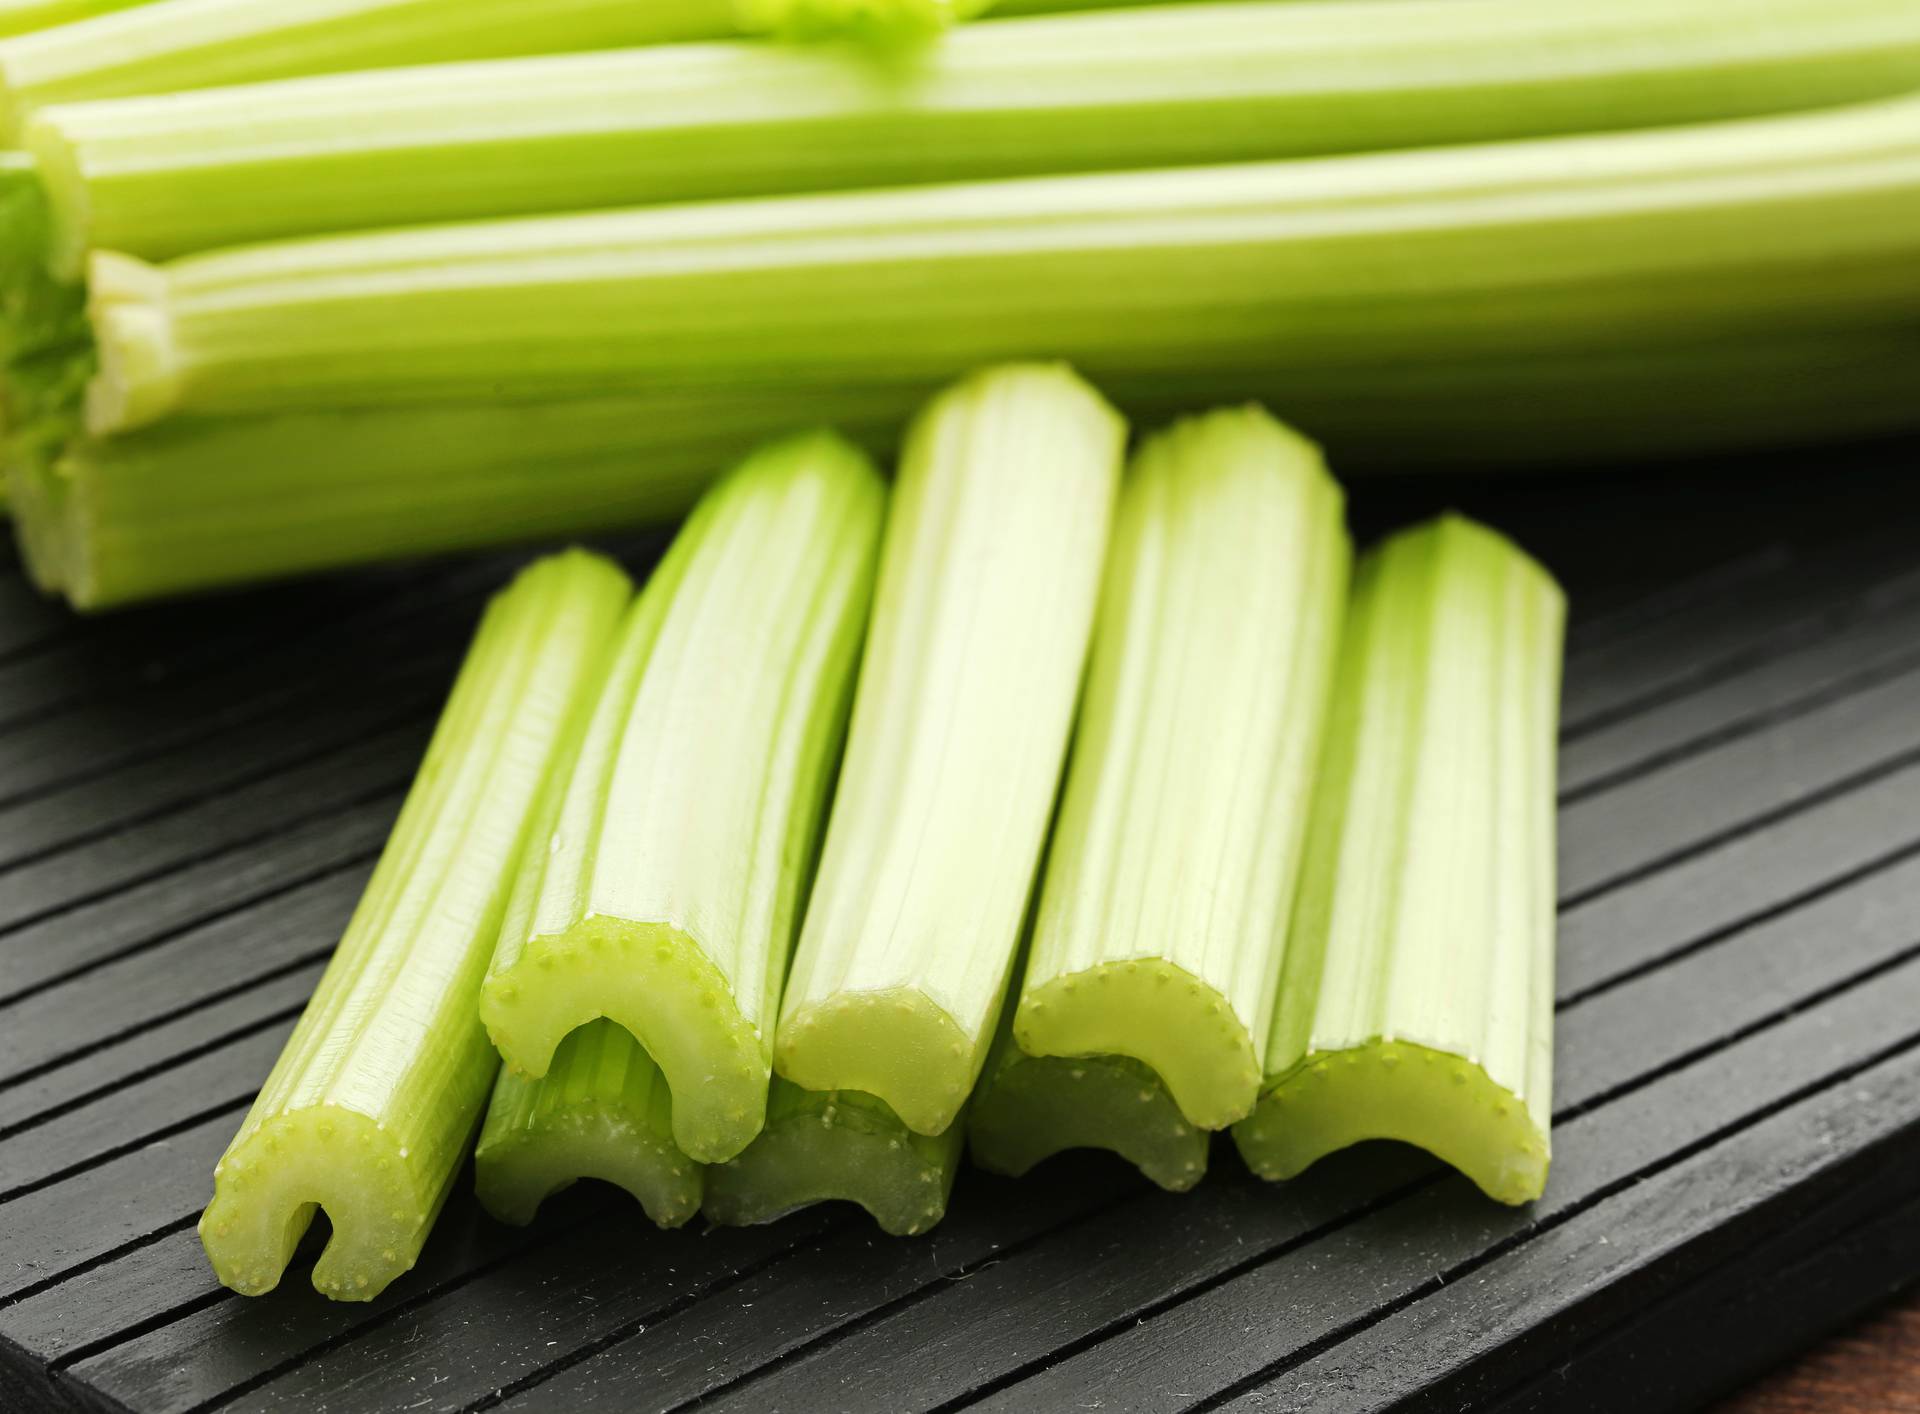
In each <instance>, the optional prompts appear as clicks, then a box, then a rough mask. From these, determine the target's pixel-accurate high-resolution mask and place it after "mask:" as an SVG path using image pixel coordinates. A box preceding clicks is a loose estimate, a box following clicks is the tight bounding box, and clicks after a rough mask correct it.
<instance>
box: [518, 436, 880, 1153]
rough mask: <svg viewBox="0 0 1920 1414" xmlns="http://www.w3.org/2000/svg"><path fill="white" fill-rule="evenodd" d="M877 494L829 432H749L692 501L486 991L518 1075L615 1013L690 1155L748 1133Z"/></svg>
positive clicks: (865, 579) (623, 650)
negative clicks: (754, 438)
mask: <svg viewBox="0 0 1920 1414" xmlns="http://www.w3.org/2000/svg"><path fill="white" fill-rule="evenodd" d="M885 503H886V492H885V488H884V486H883V484H882V483H881V481H880V478H879V475H878V473H876V472H875V471H874V469H873V466H872V464H871V463H870V462H868V461H867V459H866V458H865V456H863V455H862V454H861V453H860V452H858V451H856V450H855V449H854V448H852V447H851V446H849V445H848V444H846V443H845V442H842V441H840V440H839V439H838V438H836V437H834V436H832V435H831V434H826V433H816V434H811V435H804V436H799V437H794V438H790V439H788V440H787V441H784V442H780V443H777V444H775V445H772V446H770V447H767V448H765V449H763V450H762V451H760V452H758V453H756V454H755V455H754V456H752V457H750V458H748V460H747V461H746V462H745V463H743V464H742V465H741V466H740V468H739V469H738V470H736V471H735V472H734V473H733V474H732V475H731V476H729V477H727V478H726V479H725V480H724V481H723V482H722V483H721V484H720V485H719V486H718V487H716V488H715V489H714V490H713V491H712V492H711V493H709V494H708V496H707V497H706V498H705V499H704V500H703V501H702V502H701V504H700V506H699V507H698V509H696V510H695V512H694V514H693V516H692V518H691V519H690V520H689V521H688V522H687V525H686V527H685V528H684V529H683V530H682V531H681V533H680V536H679V538H678V539H677V540H676V541H675V543H674V546H673V549H672V550H671V551H670V552H669V553H668V555H667V557H666V559H665V560H664V561H663V562H662V563H661V565H660V568H659V569H658V570H656V571H655V573H654V576H653V579H652V580H651V582H649V584H648V585H647V587H646V589H645V590H644V591H643V592H642V594H641V596H640V598H639V600H638V601H637V602H636V603H635V605H634V608H633V612H632V614H631V615H630V616H629V618H628V621H627V625H626V627H625V629H624V631H623V635H622V640H621V644H620V648H619V651H618V653H617V655H616V657H615V661H614V666H613V668H612V669H611V670H610V672H609V675H608V678H607V682H606V686H605V688H604V689H603V691H602V692H601V695H600V700H599V702H598V704H597V705H596V707H595V708H594V715H593V723H592V726H591V728H590V729H589V731H588V733H587V735H586V737H585V739H584V742H583V743H582V745H581V749H580V752H579V755H578V759H577V760H576V761H574V762H573V763H571V764H570V767H569V771H568V773H567V779H565V780H564V781H562V782H561V783H560V786H559V788H556V789H555V790H554V791H553V792H552V795H551V800H550V803H549V805H548V806H546V807H545V808H543V811H542V812H541V815H542V818H541V819H540V821H539V823H538V824H537V826H536V835H535V838H536V840H537V841H539V843H538V844H537V845H536V846H535V847H534V848H532V849H531V850H529V851H528V854H527V858H526V861H525V863H524V864H523V866H522V869H521V873H520V878H519V880H518V882H517V884H516V886H515V890H514V895H513V901H512V904H511V905H510V906H509V908H508V910H507V917H506V921H505V923H504V925H503V927H502V929H501V932H500V941H499V945H498V947H497V949H496V950H495V953H494V957H493V963H492V966H491V968H490V969H489V971H488V974H487V979H486V983H485V986H484V989H483V990H482V993H481V999H480V1016H481V1019H482V1020H483V1021H485V1023H486V1026H487V1030H488V1031H489V1033H491V1035H492V1037H493V1041H494V1044H495V1045H496V1046H497V1047H498V1048H499V1050H500V1053H501V1055H502V1057H503V1058H504V1059H505V1060H506V1062H507V1064H508V1065H509V1066H510V1067H512V1068H513V1069H515V1070H518V1071H524V1072H526V1073H528V1074H530V1075H533V1076H540V1075H544V1074H546V1073H547V1069H548V1065H549V1062H550V1061H551V1060H552V1057H553V1055H554V1051H555V1048H556V1047H557V1046H558V1045H559V1044H560V1040H561V1038H562V1037H564V1036H565V1035H566V1034H567V1033H568V1032H569V1031H571V1030H572V1029H573V1028H574V1027H576V1026H580V1025H584V1024H585V1023H587V1022H589V1021H591V1020H593V1019H594V1018H596V1017H601V1016H606V1017H611V1018H612V1019H613V1020H614V1021H616V1022H618V1023H619V1024H620V1025H622V1026H624V1027H625V1028H626V1029H627V1030H628V1031H629V1032H631V1033H632V1034H633V1036H634V1037H635V1038H636V1039H637V1040H638V1041H639V1042H640V1043H641V1045H643V1046H644V1047H645V1048H646V1051H647V1053H648V1054H649V1055H650V1056H652V1057H653V1059H654V1060H655V1061H656V1062H657V1063H658V1064H659V1067H660V1069H661V1070H662V1071H664V1072H665V1074H666V1079H667V1083H668V1085H669V1086H670V1087H671V1089H672V1092H673V1134H674V1139H675V1142H676V1143H678V1144H679V1146H680V1147H681V1148H682V1149H683V1150H685V1151H686V1152H687V1153H688V1154H689V1155H691V1156H692V1157H694V1158H696V1159H698V1160H700V1161H702V1162H705V1163H711V1162H714V1161H717V1160H720V1159H726V1158H731V1157H732V1156H733V1155H735V1154H737V1153H739V1152H740V1150H741V1149H743V1148H745V1147H746V1145H747V1143H748V1141H749V1140H751V1139H752V1138H753V1136H754V1135H755V1134H757V1133H758V1132H759V1130H760V1125H761V1120H762V1116H763V1113H764V1108H765V1104H766V1094H767V1080H768V1075H769V1073H770V1066H771V1056H770V1053H771V1048H772V1043H773V1034H772V1028H773V1022H774V1019H775V1017H776V1016H777V1014H778V1012H779V1005H780V987H781V982H782V980H783V976H784V972H785V969H786V963H787V956H788V952H789V949H790V948H791V946H792V940H793V932H794V927H795V923H796V921H797V920H796V918H795V911H796V909H797V908H798V906H799V902H800V891H801V888H802V885H803V882H804V878H805V873H806V870H807V868H808V866H809V865H810V864H811V862H812V859H813V853H814V840H815V839H816V838H817V836H818V833H819V823H820V816H821V814H822V811H823V807H824V797H825V794H826V790H827V786H828V784H829V783H830V781H831V773H832V769H833V763H834V760H835V759H836V756H837V754H838V748H839V741H840V738H841V736H842V733H843V731H844V726H845V721H846V712H847V702H848V699H849V697H850V695H851V689H852V683H853V673H854V666H855V662H856V659H857V655H858V652H859V645H860V636H861V631H862V628H863V626H864V625H865V622H866V611H867V603H868V599H869V595H870V591H871V587H872V581H873V573H874V562H875V558H876V554H877V550H878V546H879V539H880V526H881V521H882V518H883V515H884V511H885Z"/></svg>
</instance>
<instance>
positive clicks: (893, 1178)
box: [705, 1079, 965, 1237]
mask: <svg viewBox="0 0 1920 1414" xmlns="http://www.w3.org/2000/svg"><path fill="white" fill-rule="evenodd" d="M964 1132H965V1131H964V1126H962V1125H958V1124H956V1125H953V1126H951V1127H950V1128H949V1129H948V1130H947V1132H946V1133H944V1134H941V1135H937V1136H932V1137H930V1136H928V1135H925V1134H916V1133H914V1132H913V1131H912V1130H911V1129H908V1128H907V1127H906V1126H905V1125H903V1124H902V1123H901V1122H900V1119H899V1117H898V1116H897V1115H895V1114H894V1112H893V1111H892V1110H891V1109H889V1108H887V1105H886V1104H885V1102H884V1101H881V1100H877V1099H875V1098H874V1097H873V1096H871V1095H863V1094H860V1093H859V1092H858V1091H853V1090H836V1091H827V1092H819V1091H813V1090H803V1089H801V1088H800V1087H799V1086H798V1085H794V1084H792V1083H790V1082H788V1081H785V1080H778V1079H776V1080H775V1081H774V1082H773V1092H772V1094H771V1095H770V1096H769V1097H768V1099H767V1127H766V1128H765V1129H764V1130H762V1131H761V1133H760V1136H759V1137H758V1138H756V1139H755V1140H754V1141H753V1143H751V1144H749V1145H748V1146H747V1148H746V1150H745V1151H744V1152H743V1153H741V1154H740V1155H739V1156H738V1157H737V1158H733V1159H729V1160H728V1161H727V1162H725V1163H722V1164H716V1165H714V1167H713V1168H711V1169H709V1170H708V1171H707V1196H706V1203H705V1211H706V1215H707V1217H708V1218H709V1219H711V1220H712V1221H714V1222H717V1223H723V1224H725V1225H727V1226H729V1227H740V1226H746V1225H749V1224H753V1223H766V1222H772V1221H774V1219H776V1218H781V1217H785V1216H786V1215H787V1214H788V1213H791V1212H793V1211H794V1210H795V1209H796V1208H804V1207H808V1206H809V1205H811V1204H814V1203H825V1202H831V1201H833V1200H835V1199H845V1200H848V1201H850V1202H854V1203H858V1204H859V1205H860V1206H861V1207H863V1208H865V1209H866V1210H867V1212H868V1213H869V1214H871V1215H872V1217H873V1220H874V1221H875V1222H877V1223H879V1224H880V1227H881V1230H882V1231H884V1232H888V1233H891V1234H892V1235H893V1236H895V1237H911V1236H914V1235H915V1234H918V1233H922V1232H925V1231H926V1230H927V1229H928V1228H930V1227H932V1226H933V1225H934V1224H935V1223H937V1222H939V1221H940V1219H941V1218H943V1217H945V1216H946V1212H947V1198H948V1196H949V1195H950V1194H951V1193H952V1192H953V1180H954V1175H955V1174H956V1173H958V1172H959V1169H960V1147H961V1139H962V1137H963V1135H964Z"/></svg>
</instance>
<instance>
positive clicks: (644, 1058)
mask: <svg viewBox="0 0 1920 1414" xmlns="http://www.w3.org/2000/svg"><path fill="white" fill-rule="evenodd" d="M473 1159H474V1185H475V1187H476V1189H477V1190H478V1192H479V1195H480V1203H481V1205H482V1206H483V1207H484V1208H486V1210H487V1211H488V1212H489V1213H491V1214H493V1216H494V1217H496V1218H498V1219H500V1221H501V1222H506V1223H512V1224H514V1225H515V1226H517V1227H524V1226H525V1225H526V1224H528V1223H530V1222H532V1221H533V1218H534V1214H535V1213H537V1212H538V1211H539V1209H540V1205H541V1203H543V1202H544V1201H546V1199H547V1198H549V1197H551V1196H552V1195H553V1194H555V1193H557V1192H559V1191H560V1190H561V1189H563V1188H566V1187H568V1186H569V1185H571V1184H572V1183H573V1182H574V1181H575V1180H577V1179H582V1178H597V1179H600V1180H602V1181H603V1182H606V1183H611V1184H615V1185H617V1186H618V1187H621V1188H624V1189H625V1190H626V1191H627V1192H628V1193H630V1194H632V1195H633V1197H634V1198H635V1199H636V1200H637V1201H638V1202H639V1204H640V1206H641V1207H642V1208H644V1209H645V1210H646V1214H647V1216H648V1217H650V1218H652V1219H653V1220H654V1221H655V1222H656V1223H658V1224H659V1225H660V1226H661V1227H679V1226H680V1225H681V1224H682V1223H684V1222H686V1221H687V1219H689V1218H691V1217H692V1216H693V1215H694V1214H695V1213H697V1212H699V1211H700V1165H698V1164H697V1163H695V1162H694V1161H693V1160H692V1159H689V1158H688V1157H687V1156H686V1155H685V1154H684V1153H682V1152H681V1151H680V1147H679V1146H678V1145H677V1144H675V1143H674V1142H673V1101H672V1097H671V1095H670V1094H669V1093H668V1091H667V1081H666V1077H665V1076H663V1075H661V1073H660V1067H659V1066H657V1065H655V1064H654V1063H653V1059H652V1057H650V1056H649V1055H648V1054H647V1053H646V1052H645V1051H643V1050H642V1049H640V1047H639V1046H638V1045H637V1044H635V1042H634V1040H633V1038H632V1037H631V1036H629V1035H628V1034H627V1033H626V1032H625V1031H624V1030H622V1029H621V1028H620V1027H618V1026H615V1025H614V1024H613V1023H612V1022H610V1021H596V1022H593V1023H591V1024H589V1025H586V1026H583V1027H581V1028H580V1029H579V1030H578V1031H575V1032H573V1033H572V1034H571V1035H570V1036H568V1037H567V1038H566V1040H564V1041H562V1042H561V1043H560V1049H559V1050H558V1051H557V1052H555V1054H554V1057H553V1065H552V1067H551V1068H550V1069H549V1070H548V1071H547V1075H546V1078H545V1079H544V1080H529V1079H527V1078H526V1077H525V1076H521V1075H515V1074H514V1073H513V1072H512V1071H510V1070H502V1071H501V1072H500V1078H499V1080H498V1081H497V1082H496V1083H495V1085H494V1089H493V1102H492V1104H491V1105H489V1106H488V1109H487V1117H486V1121H485V1123H483V1124H482V1125H481V1127H480V1142H479V1144H478V1145H477V1146H476V1147H475V1149H474V1153H473Z"/></svg>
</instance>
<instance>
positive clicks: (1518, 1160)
mask: <svg viewBox="0 0 1920 1414" xmlns="http://www.w3.org/2000/svg"><path fill="white" fill-rule="evenodd" d="M1233 1139H1234V1143H1235V1145H1236V1146H1238V1148H1239V1150H1240V1155H1241V1157H1242V1158H1244V1159H1245V1160H1246V1162H1247V1167H1248V1168H1250V1169H1252V1170H1253V1171H1254V1172H1255V1173H1256V1174H1258V1175H1259V1176H1260V1177H1261V1178H1265V1179H1286V1178H1293V1177H1295V1176H1296V1175H1298V1174H1300V1173H1302V1172H1304V1171H1305V1170H1306V1169H1307V1168H1309V1167H1310V1166H1312V1165H1313V1164H1314V1163H1315V1162H1316V1161H1318V1160H1319V1159H1321V1158H1323V1157H1324V1156H1326V1155H1327V1154H1331V1153H1333V1152H1335V1151H1336V1150H1339V1149H1344V1148H1346V1147H1347V1146H1349V1145H1351V1144H1358V1143H1360V1142H1361V1141H1363V1140H1367V1139H1395V1140H1399V1141H1400V1142H1402V1143H1406V1144H1414V1145H1418V1146H1419V1147H1420V1148H1422V1149H1425V1150H1426V1151H1427V1152H1428V1153H1430V1154H1433V1155H1435V1156H1436V1157H1438V1158H1440V1159H1442V1160H1444V1161H1445V1162H1446V1163H1448V1164H1451V1165H1452V1166H1453V1167H1454V1168H1457V1169H1459V1170H1460V1171H1461V1172H1462V1173H1464V1174H1465V1175H1466V1176H1467V1177H1468V1178H1470V1179H1472V1180H1473V1182H1474V1183H1475V1184H1476V1185H1477V1186H1478V1187H1479V1188H1480V1190H1481V1191H1482V1192H1483V1193H1485V1194H1486V1195H1487V1196H1488V1197H1489V1198H1492V1199H1494V1200H1496V1201H1497V1202H1501V1203H1512V1204H1519V1203H1527V1202H1531V1201H1532V1200H1533V1199H1535V1198H1538V1197H1539V1196H1540V1194H1541V1191H1542V1190H1543V1189H1544V1188H1545V1187H1546V1182H1547V1163H1548V1156H1549V1150H1548V1142H1547V1136H1546V1134H1545V1133H1543V1132H1542V1131H1541V1129H1540V1128H1539V1126H1538V1125H1537V1124H1535V1122H1534V1120H1533V1118H1532V1116H1531V1114H1530V1112H1529V1110H1528V1107H1527V1105H1525V1104H1524V1103H1522V1102H1521V1100H1520V1099H1519V1098H1518V1097H1516V1096H1515V1095H1514V1094H1513V1092H1512V1091H1510V1090H1508V1089H1506V1088H1505V1087H1504V1086H1502V1085H1499V1084H1497V1083H1496V1082H1495V1081H1494V1080H1493V1079H1492V1078H1491V1077H1489V1076H1488V1075H1487V1073H1486V1071H1484V1070H1482V1069H1481V1068H1480V1067H1479V1066H1478V1065H1475V1064H1474V1063H1473V1062H1472V1061H1469V1060H1465V1059H1463V1058H1462V1057H1460V1056H1457V1055H1452V1054H1449V1053H1448V1052H1446V1051H1437V1050H1434V1049H1432V1048H1431V1047H1428V1046H1421V1045H1415V1044H1413V1043H1411V1042H1408V1041H1396V1040H1376V1041H1371V1042H1368V1043H1367V1044H1365V1045H1361V1046H1354V1047H1350V1048H1348V1049H1346V1050H1340V1051H1330V1052H1323V1053H1321V1054H1319V1055H1315V1056H1309V1057H1307V1058H1306V1059H1304V1060H1302V1061H1301V1062H1300V1063H1299V1064H1298V1065H1296V1066H1294V1067H1293V1069H1292V1070H1290V1071H1288V1072H1287V1073H1286V1074H1284V1075H1282V1076H1280V1077H1279V1079H1278V1080H1276V1081H1275V1082H1274V1084H1273V1086H1272V1088H1270V1089H1269V1090H1268V1091H1267V1093H1266V1094H1265V1095H1264V1096H1262V1098H1261V1100H1260V1104H1259V1106H1258V1107H1257V1108H1256V1109H1255V1110H1254V1112H1253V1114H1252V1116H1251V1117H1249V1118H1248V1119H1247V1120H1246V1121H1245V1122H1244V1123H1241V1124H1238V1125H1235V1126H1234V1130H1233Z"/></svg>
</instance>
